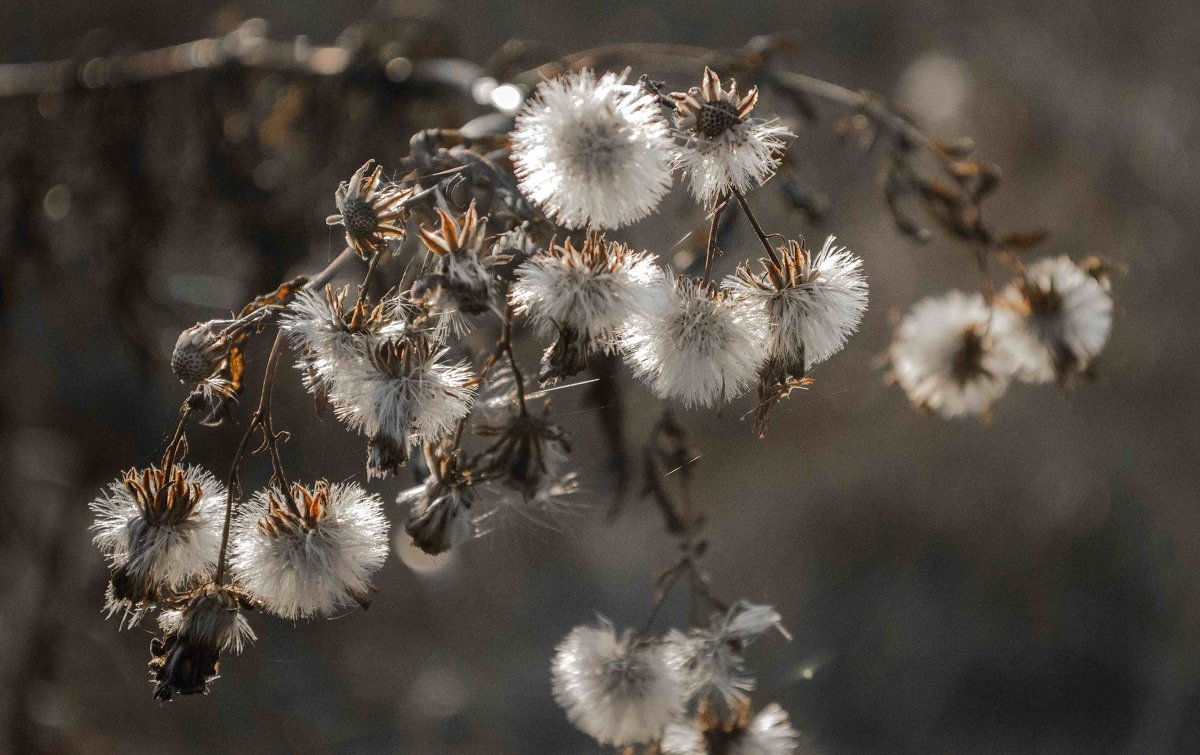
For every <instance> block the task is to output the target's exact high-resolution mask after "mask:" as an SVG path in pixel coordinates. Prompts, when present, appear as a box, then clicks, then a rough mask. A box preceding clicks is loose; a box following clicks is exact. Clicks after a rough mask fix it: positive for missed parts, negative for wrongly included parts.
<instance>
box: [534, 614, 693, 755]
mask: <svg viewBox="0 0 1200 755" xmlns="http://www.w3.org/2000/svg"><path fill="white" fill-rule="evenodd" d="M551 671H552V674H553V681H554V699H555V700H557V701H558V704H559V705H560V706H562V708H563V709H564V710H565V711H566V712H567V717H568V718H570V719H571V723H573V724H575V725H576V726H577V727H579V729H580V730H582V731H583V732H584V733H586V734H588V735H589V736H591V737H593V738H595V739H596V740H597V741H598V742H600V743H601V744H612V745H617V746H622V745H633V744H641V743H644V742H652V741H654V740H656V739H658V738H659V737H660V736H662V733H663V730H664V729H665V728H666V727H667V724H669V723H671V722H672V721H673V720H675V719H676V718H678V717H679V716H680V715H682V713H683V693H682V688H681V685H680V681H679V675H678V672H677V670H676V669H675V668H673V667H672V666H671V664H670V663H668V660H667V657H666V655H665V654H664V652H663V646H662V644H661V643H659V642H657V641H647V640H641V639H638V638H637V637H635V636H634V635H633V633H632V632H628V631H626V632H624V633H622V634H621V635H620V636H618V635H617V632H616V630H615V629H614V628H613V626H612V625H611V624H609V623H607V622H605V623H603V624H601V625H600V626H598V627H587V626H579V627H575V628H574V629H572V630H571V633H570V634H568V635H567V637H566V639H564V640H563V641H562V643H561V644H559V646H558V650H557V652H556V653H555V656H554V662H553V665H552V667H551Z"/></svg>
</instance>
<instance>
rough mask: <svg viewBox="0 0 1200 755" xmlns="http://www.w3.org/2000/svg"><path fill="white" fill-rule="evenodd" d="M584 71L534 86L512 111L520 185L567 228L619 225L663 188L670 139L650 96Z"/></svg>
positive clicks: (640, 214) (649, 207)
mask: <svg viewBox="0 0 1200 755" xmlns="http://www.w3.org/2000/svg"><path fill="white" fill-rule="evenodd" d="M625 78H626V75H625V74H622V75H617V74H615V73H606V74H604V75H603V76H601V77H600V78H599V79H597V78H596V75H595V74H594V73H592V72H591V71H580V72H579V73H574V74H568V75H566V76H562V77H560V78H557V79H553V80H551V81H547V82H544V83H543V84H541V85H540V86H539V87H538V89H537V92H536V93H535V95H534V97H533V98H532V99H531V100H530V101H529V102H528V103H527V104H526V105H525V109H524V110H522V111H521V113H520V114H519V115H518V116H517V127H516V130H515V131H514V132H513V134H512V144H513V164H514V165H515V167H516V173H517V177H518V178H519V179H520V186H521V190H522V191H523V192H525V195H526V196H528V197H529V198H530V199H531V200H532V201H533V202H534V203H535V204H537V205H538V206H540V207H541V208H542V209H544V210H545V211H546V214H547V215H549V216H550V217H551V218H552V219H553V220H555V221H556V222H558V223H559V224H561V225H563V226H566V227H567V228H581V227H583V226H587V225H590V226H592V227H594V228H619V227H621V226H624V225H628V224H629V223H632V222H634V221H635V220H640V219H641V218H644V217H646V216H647V215H649V214H650V213H651V212H652V211H653V210H654V208H655V207H657V206H658V203H659V201H660V200H661V199H662V197H663V195H665V194H666V193H667V190H668V189H669V188H670V186H671V138H670V133H669V128H668V125H667V122H666V120H665V119H664V118H663V117H662V113H661V106H660V105H659V101H658V96H657V95H656V94H654V93H652V92H649V91H646V90H644V89H642V88H640V87H638V86H631V85H627V84H626V83H625Z"/></svg>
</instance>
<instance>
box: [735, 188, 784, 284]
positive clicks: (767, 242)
mask: <svg viewBox="0 0 1200 755" xmlns="http://www.w3.org/2000/svg"><path fill="white" fill-rule="evenodd" d="M733 195H734V196H735V197H737V201H738V204H740V205H741V206H742V212H744V213H745V214H746V218H747V219H748V220H749V221H750V225H751V226H753V227H754V233H756V234H757V235H758V240H759V241H761V242H762V245H763V249H766V250H767V256H768V257H770V258H771V262H772V263H773V264H774V265H775V267H779V258H778V257H776V256H775V250H774V249H772V248H771V239H770V237H769V236H767V234H766V232H765V231H763V229H762V226H761V225H759V224H758V218H757V217H755V216H754V211H753V210H751V209H750V205H749V203H747V202H746V197H744V196H742V192H740V191H738V190H737V189H734V190H733Z"/></svg>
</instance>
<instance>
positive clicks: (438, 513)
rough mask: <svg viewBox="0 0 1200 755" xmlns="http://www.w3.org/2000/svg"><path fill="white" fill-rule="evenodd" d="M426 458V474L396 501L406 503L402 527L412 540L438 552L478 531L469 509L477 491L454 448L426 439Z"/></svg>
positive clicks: (434, 552) (422, 547)
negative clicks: (405, 521) (405, 519)
mask: <svg viewBox="0 0 1200 755" xmlns="http://www.w3.org/2000/svg"><path fill="white" fill-rule="evenodd" d="M425 461H426V464H427V466H428V467H429V477H427V478H426V479H425V482H424V483H422V484H420V485H417V486H416V487H413V488H410V489H409V490H406V491H404V492H403V493H401V494H400V497H399V498H398V499H397V503H399V504H401V505H403V506H409V514H408V521H407V523H406V524H405V525H404V531H405V532H407V533H408V535H409V536H410V537H411V538H412V540H413V544H414V545H416V546H417V547H418V548H420V549H421V550H423V551H425V552H426V553H429V554H431V555H437V554H439V553H445V552H446V551H448V550H450V549H451V548H453V547H454V546H456V545H460V544H462V543H464V542H466V541H467V540H470V539H471V538H472V537H474V536H475V535H476V534H478V529H477V527H476V524H475V520H474V516H475V512H473V511H472V506H473V505H474V503H475V498H476V495H475V488H474V487H473V483H474V481H473V479H472V475H471V473H470V471H469V470H462V469H459V465H458V451H457V450H453V449H450V448H448V447H447V444H441V443H439V444H433V443H427V444H426V445H425Z"/></svg>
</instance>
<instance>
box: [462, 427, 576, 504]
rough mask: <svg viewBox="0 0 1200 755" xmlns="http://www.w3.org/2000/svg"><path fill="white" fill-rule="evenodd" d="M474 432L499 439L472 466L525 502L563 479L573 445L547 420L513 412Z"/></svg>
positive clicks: (560, 429)
mask: <svg viewBox="0 0 1200 755" xmlns="http://www.w3.org/2000/svg"><path fill="white" fill-rule="evenodd" d="M475 433H476V435H479V436H481V437H489V436H490V437H494V438H495V439H496V440H495V441H494V442H493V443H492V445H490V446H488V448H486V449H485V450H484V451H483V452H482V453H481V454H480V455H479V456H478V457H477V458H476V459H475V462H474V464H473V465H472V466H473V467H474V468H475V469H477V470H478V471H479V474H480V475H481V476H482V477H484V478H486V479H488V480H497V481H499V482H500V483H502V484H504V485H506V486H508V487H510V488H512V489H514V490H516V491H517V492H518V493H520V494H521V495H522V496H523V497H524V498H525V499H526V500H529V499H534V498H536V497H538V496H539V495H540V494H543V493H544V492H545V491H546V490H547V489H549V488H551V487H553V486H554V485H556V484H558V483H559V482H560V481H561V480H562V478H563V477H564V469H563V466H564V463H565V462H566V460H567V456H568V455H569V454H570V452H571V444H570V443H569V442H568V440H567V434H566V433H565V432H564V431H563V430H562V428H560V427H559V426H558V425H556V424H554V423H553V422H550V421H549V419H547V418H546V417H538V416H536V415H534V414H530V413H528V412H514V413H513V414H512V415H511V416H510V417H508V418H507V419H505V420H504V421H503V422H501V423H498V424H495V425H481V426H480V427H478V428H476V430H475Z"/></svg>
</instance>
